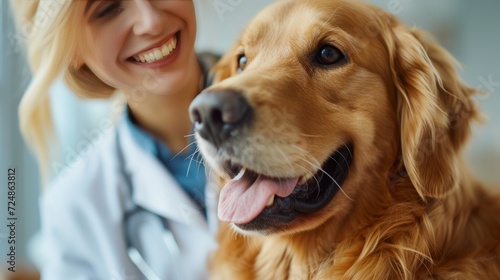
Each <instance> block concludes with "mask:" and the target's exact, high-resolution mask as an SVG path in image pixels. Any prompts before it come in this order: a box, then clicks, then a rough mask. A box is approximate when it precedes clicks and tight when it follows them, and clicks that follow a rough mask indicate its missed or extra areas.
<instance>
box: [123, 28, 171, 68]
mask: <svg viewBox="0 0 500 280" xmlns="http://www.w3.org/2000/svg"><path fill="white" fill-rule="evenodd" d="M177 35H178V33H175V34H174V36H172V37H171V38H170V39H169V40H168V41H167V42H166V43H164V44H163V45H161V46H159V47H156V48H152V49H149V50H147V51H144V52H141V53H139V54H137V55H134V56H133V57H132V59H133V60H135V61H136V62H139V63H153V62H156V61H160V60H163V59H166V58H167V57H169V56H170V55H171V54H172V53H173V52H174V50H175V49H176V48H177Z"/></svg>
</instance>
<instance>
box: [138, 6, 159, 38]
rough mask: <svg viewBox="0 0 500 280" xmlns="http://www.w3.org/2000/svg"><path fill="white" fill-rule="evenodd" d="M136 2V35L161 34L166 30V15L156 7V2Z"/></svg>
mask: <svg viewBox="0 0 500 280" xmlns="http://www.w3.org/2000/svg"><path fill="white" fill-rule="evenodd" d="M134 2H135V6H136V13H135V16H136V21H135V23H134V29H133V31H134V34H136V35H145V34H148V35H158V34H160V33H161V32H162V31H163V28H164V23H163V17H164V16H165V15H164V13H162V11H161V10H159V9H158V8H156V7H155V4H154V1H148V0H136V1H134Z"/></svg>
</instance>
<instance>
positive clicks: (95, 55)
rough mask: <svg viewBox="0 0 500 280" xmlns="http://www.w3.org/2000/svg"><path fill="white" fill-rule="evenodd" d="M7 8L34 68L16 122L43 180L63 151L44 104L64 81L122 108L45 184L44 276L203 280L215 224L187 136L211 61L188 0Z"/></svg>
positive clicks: (41, 1)
mask: <svg viewBox="0 0 500 280" xmlns="http://www.w3.org/2000/svg"><path fill="white" fill-rule="evenodd" d="M12 4H13V6H14V11H16V16H17V19H18V26H19V27H21V28H20V30H29V31H30V32H29V33H28V34H27V38H28V42H27V45H26V47H27V51H28V59H29V62H30V66H31V69H32V72H33V79H32V81H31V83H30V86H29V88H28V89H27V91H26V93H25V95H24V97H23V99H22V102H21V105H20V108H19V114H20V122H21V123H20V125H21V129H22V132H23V135H24V137H25V139H26V141H27V142H28V144H29V145H30V146H31V148H32V149H33V150H34V151H35V153H36V155H37V158H38V160H39V165H40V168H41V172H42V175H44V176H45V177H44V178H45V179H49V178H48V176H47V174H48V171H49V169H50V168H51V167H52V166H53V164H54V163H53V162H52V161H51V159H52V158H54V154H55V153H56V152H57V151H58V150H59V149H60V147H59V146H58V145H56V144H55V143H56V142H55V141H54V138H55V137H54V131H53V128H52V127H53V120H52V117H51V115H52V109H51V105H50V104H51V103H50V98H49V89H50V87H51V85H52V83H53V82H54V81H55V80H56V79H57V78H58V77H59V76H61V75H62V77H63V79H64V82H65V83H66V85H68V86H69V88H70V89H71V90H72V91H74V92H75V93H76V94H77V95H79V96H81V97H84V98H108V97H111V96H112V95H114V94H115V93H116V94H118V95H120V96H123V99H125V100H126V106H125V108H124V109H125V110H124V112H123V113H121V117H120V119H119V120H118V121H117V123H116V124H115V125H111V122H110V121H108V122H107V123H108V125H106V126H105V127H104V129H103V130H102V131H101V132H100V133H98V134H99V136H98V137H96V138H98V139H99V140H98V141H96V142H95V143H92V144H93V145H89V147H88V148H87V149H88V151H86V152H85V154H84V155H82V156H81V157H80V159H78V160H77V161H76V163H74V164H72V165H71V166H70V167H68V168H67V169H66V170H65V172H64V173H61V174H60V175H59V176H58V177H56V178H50V180H45V181H46V182H45V183H46V185H47V188H46V191H45V192H44V195H43V198H42V201H41V217H42V243H43V246H46V247H47V248H50V251H51V254H50V256H48V257H47V258H46V260H45V262H44V264H43V266H42V276H43V278H46V279H75V278H77V277H83V278H85V279H109V278H112V277H115V276H116V274H117V273H118V274H121V273H125V275H127V277H128V276H133V277H134V278H140V279H142V278H143V277H146V278H147V279H181V278H180V277H179V276H180V275H182V279H203V278H205V262H206V260H205V259H206V256H207V254H208V252H209V251H210V250H211V248H213V246H214V240H213V238H212V231H210V230H209V225H210V228H214V227H216V220H215V219H214V216H215V215H213V214H212V213H214V210H213V208H211V207H210V205H212V204H213V203H212V204H211V203H210V201H207V200H206V196H205V188H206V187H209V186H210V184H208V183H209V182H207V180H206V177H205V172H204V168H203V167H202V166H201V165H200V163H199V162H197V161H194V160H193V156H194V153H195V152H196V145H195V143H194V142H193V138H192V137H186V135H189V134H191V123H190V121H189V116H188V112H187V111H188V110H187V109H188V106H189V103H190V102H191V100H192V99H193V98H194V97H195V96H196V95H197V94H198V92H199V91H201V89H202V88H203V87H204V85H205V83H206V79H205V74H206V73H207V71H208V69H209V68H210V63H208V61H211V62H213V61H214V59H213V57H210V60H207V59H206V58H207V57H206V56H204V55H197V54H196V53H195V50H194V44H195V38H196V30H197V28H196V18H195V9H194V4H193V2H192V1H147V0H133V1H59V0H38V1H12ZM54 98H56V99H57V98H58V96H57V95H55V96H54ZM51 165H52V166H51ZM209 198H210V199H213V198H214V197H213V196H211V197H209ZM186 211H187V212H189V213H190V214H189V215H188V216H186ZM193 240H195V242H193ZM119 278H123V277H122V276H120V277H119Z"/></svg>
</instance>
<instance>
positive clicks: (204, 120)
mask: <svg viewBox="0 0 500 280" xmlns="http://www.w3.org/2000/svg"><path fill="white" fill-rule="evenodd" d="M189 115H190V117H191V121H192V122H193V123H194V125H195V127H194V129H195V132H197V133H198V134H199V135H200V136H201V137H203V138H204V139H205V140H207V141H210V142H212V143H213V144H214V145H215V146H217V147H219V146H220V145H221V144H222V143H223V142H224V141H225V140H227V139H228V138H229V137H231V136H236V135H238V133H239V132H240V130H241V129H242V128H243V127H244V125H245V124H248V123H249V122H250V119H251V117H252V108H251V107H250V104H249V103H248V101H247V100H246V98H245V97H244V96H243V94H241V93H240V92H238V91H235V90H219V91H206V92H202V93H200V94H199V95H198V96H197V97H196V98H195V99H194V100H193V102H192V103H191V105H190V106H189Z"/></svg>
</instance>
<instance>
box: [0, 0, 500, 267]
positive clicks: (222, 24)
mask: <svg viewBox="0 0 500 280" xmlns="http://www.w3.org/2000/svg"><path fill="white" fill-rule="evenodd" d="M195 2H196V5H197V13H198V18H199V20H198V41H197V45H196V48H197V50H199V51H206V50H208V51H213V52H216V53H222V52H223V51H224V50H225V49H226V48H228V47H229V46H230V45H231V43H232V42H233V41H234V40H235V39H236V37H237V36H238V33H239V32H240V31H241V30H242V28H244V26H245V25H246V23H247V22H248V21H249V20H250V19H251V17H252V16H253V15H255V14H256V13H257V12H258V11H259V10H260V9H261V8H262V7H264V6H265V5H267V4H269V3H271V2H273V1H271V0H195ZM369 2H372V3H374V4H376V5H378V6H380V7H382V8H384V9H386V10H389V11H390V12H392V13H394V14H396V15H397V16H398V17H400V18H401V19H402V20H403V21H404V22H406V23H407V24H408V25H410V26H415V27H419V28H423V29H426V30H427V31H429V32H431V33H432V34H434V36H435V37H436V38H437V40H438V41H439V42H440V43H441V44H443V45H444V46H445V48H447V49H448V50H449V51H450V52H451V53H452V54H453V55H454V56H455V57H456V58H457V59H458V60H459V61H460V62H461V63H462V65H463V70H462V72H461V74H462V77H463V79H464V80H465V81H466V83H467V84H468V85H470V86H472V87H475V88H478V89H481V90H482V91H483V92H484V95H482V96H479V97H478V98H477V101H478V102H479V104H480V106H481V108H482V109H483V110H484V112H485V115H486V116H487V118H488V122H487V123H486V124H484V125H476V127H475V128H474V137H473V139H472V141H471V143H470V145H469V147H468V149H467V159H468V162H469V163H470V166H471V168H472V169H473V171H474V172H475V174H476V175H477V176H478V177H479V178H481V179H482V180H483V181H485V182H487V183H490V184H491V185H496V186H498V187H499V188H500V55H499V50H500V32H499V29H500V17H499V16H498V13H499V12H500V1H498V0H481V1H466V0H441V1H433V0H419V1H415V0H370V1H369ZM8 3H9V1H5V0H4V1H1V2H0V5H1V6H0V13H1V19H0V25H1V31H2V32H1V37H0V57H1V63H0V80H1V87H0V135H1V137H0V172H2V175H1V176H0V178H1V180H2V181H1V183H0V186H2V187H1V188H0V202H1V206H0V219H1V220H0V253H1V255H0V260H1V262H0V269H2V271H3V270H5V269H4V268H3V266H5V265H6V259H7V256H6V254H7V253H6V252H7V245H8V244H7V241H8V237H9V232H8V228H7V227H6V226H5V224H7V186H6V182H7V169H8V168H11V167H13V168H16V171H17V190H16V191H17V192H16V215H17V217H18V220H17V227H16V245H17V246H16V256H17V263H18V265H19V264H21V263H24V264H27V265H33V264H34V262H39V261H40V260H43V254H47V253H50V252H46V251H45V252H44V251H41V250H39V249H37V248H39V247H37V245H36V244H37V243H36V233H37V231H38V229H39V226H40V224H39V216H38V198H39V195H40V192H41V191H40V190H41V185H40V182H39V177H38V175H37V174H38V170H37V167H36V163H35V160H34V158H33V156H32V154H31V153H30V152H29V151H28V150H27V148H26V146H25V145H24V143H23V140H22V138H21V136H20V133H19V129H18V118H17V106H18V104H19V101H20V99H21V96H22V94H23V91H24V89H25V87H26V86H27V84H28V82H29V80H30V71H29V68H28V66H27V65H26V62H25V60H24V58H23V51H22V47H21V45H22V42H23V39H24V38H23V37H22V36H20V35H19V34H16V33H15V30H14V25H13V21H12V18H11V15H10V12H9V7H8V6H9V4H8ZM51 96H52V106H53V109H54V115H53V118H54V120H55V122H56V127H57V134H58V137H59V139H60V143H61V148H62V149H61V150H62V151H63V154H61V155H60V157H59V158H56V159H54V160H53V165H52V166H51V171H52V173H53V175H54V174H57V172H60V171H61V170H62V169H64V168H66V167H71V164H72V163H73V162H74V160H75V159H76V157H78V156H80V155H82V154H83V153H85V149H82V148H81V147H88V146H89V145H91V143H92V141H93V140H94V139H95V137H98V136H99V125H100V123H102V122H103V121H106V120H107V119H109V112H110V108H111V101H106V100H81V99H78V98H77V97H75V96H74V95H73V94H72V93H71V92H70V91H69V90H68V89H67V88H66V87H65V86H64V84H63V83H61V82H57V83H55V84H54V86H53V88H52V92H51ZM4 259H5V261H4Z"/></svg>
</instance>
